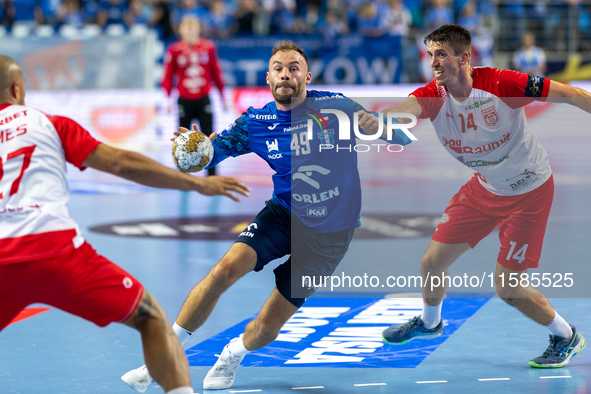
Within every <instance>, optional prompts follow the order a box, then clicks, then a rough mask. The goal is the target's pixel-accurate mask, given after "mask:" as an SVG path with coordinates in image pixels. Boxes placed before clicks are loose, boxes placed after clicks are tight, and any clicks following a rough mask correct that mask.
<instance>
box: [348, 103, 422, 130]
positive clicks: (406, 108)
mask: <svg viewBox="0 0 591 394" xmlns="http://www.w3.org/2000/svg"><path fill="white" fill-rule="evenodd" d="M381 112H382V113H383V114H387V113H388V112H398V113H407V114H412V115H414V116H416V117H417V118H419V117H420V116H421V114H422V113H423V109H422V108H421V106H420V104H419V101H418V100H417V98H416V97H415V96H413V95H410V96H408V98H407V99H406V100H405V101H404V102H403V103H402V104H399V105H397V106H396V107H393V108H388V109H385V110H383V111H381ZM395 119H397V120H398V121H399V122H400V123H403V124H404V123H409V121H410V118H405V117H397V118H395ZM378 122H379V120H378V118H377V117H376V116H374V115H373V114H371V113H367V112H366V113H364V114H362V115H361V117H360V118H359V127H360V128H361V129H362V130H363V131H365V132H366V133H367V134H375V133H377V131H378V126H379V125H378ZM386 137H387V134H386V131H385V130H384V134H383V135H382V138H386Z"/></svg>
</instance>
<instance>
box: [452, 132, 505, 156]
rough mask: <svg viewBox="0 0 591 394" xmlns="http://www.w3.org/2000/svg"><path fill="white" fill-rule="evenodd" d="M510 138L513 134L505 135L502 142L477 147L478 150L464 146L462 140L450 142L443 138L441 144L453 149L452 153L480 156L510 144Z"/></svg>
mask: <svg viewBox="0 0 591 394" xmlns="http://www.w3.org/2000/svg"><path fill="white" fill-rule="evenodd" d="M510 138H511V134H509V133H506V134H503V138H501V139H500V140H498V141H494V142H491V143H490V144H486V145H482V146H477V147H476V148H474V147H472V146H462V140H452V139H450V140H448V139H447V138H445V137H443V136H442V137H441V143H442V144H443V146H445V147H448V148H449V149H451V150H452V151H454V152H456V153H458V154H462V153H469V154H479V153H484V152H490V151H493V150H495V149H497V148H499V147H500V146H502V145H503V144H504V143H506V142H508V141H509V139H510Z"/></svg>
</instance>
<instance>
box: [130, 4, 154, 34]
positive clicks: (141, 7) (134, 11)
mask: <svg viewBox="0 0 591 394" xmlns="http://www.w3.org/2000/svg"><path fill="white" fill-rule="evenodd" d="M151 13H152V10H151V9H150V7H149V6H148V5H147V4H145V3H144V0H129V8H127V10H126V11H125V14H124V16H123V18H124V20H125V25H126V26H127V27H128V28H130V27H132V26H133V25H136V24H137V25H144V26H146V25H148V23H149V22H150V14H151Z"/></svg>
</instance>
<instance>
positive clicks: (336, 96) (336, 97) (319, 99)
mask: <svg viewBox="0 0 591 394" xmlns="http://www.w3.org/2000/svg"><path fill="white" fill-rule="evenodd" d="M328 99H344V97H343V96H342V95H340V94H335V95H334V96H324V97H316V99H315V100H314V101H321V100H328Z"/></svg>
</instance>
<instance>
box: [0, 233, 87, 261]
mask: <svg viewBox="0 0 591 394" xmlns="http://www.w3.org/2000/svg"><path fill="white" fill-rule="evenodd" d="M77 235H78V233H77V232H76V230H74V229H70V230H60V231H51V232H47V233H41V234H34V235H24V236H22V237H16V238H4V239H0V250H1V251H2V254H1V255H0V265H2V264H11V263H22V262H25V261H31V260H40V259H46V258H49V257H53V256H57V255H60V254H62V253H67V252H70V251H72V250H74V249H75V247H74V242H73V241H72V240H73V239H74V238H75V237H76V236H77Z"/></svg>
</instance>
